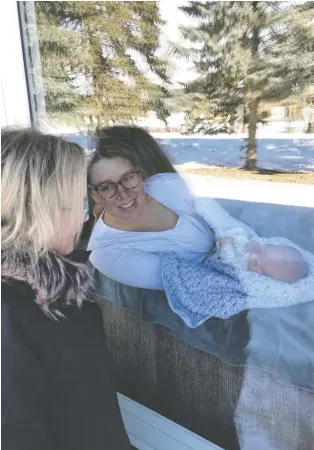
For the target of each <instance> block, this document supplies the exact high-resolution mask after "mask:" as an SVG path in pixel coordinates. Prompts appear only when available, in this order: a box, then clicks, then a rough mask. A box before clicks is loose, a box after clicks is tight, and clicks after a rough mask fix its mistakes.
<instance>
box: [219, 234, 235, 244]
mask: <svg viewBox="0 0 314 450" xmlns="http://www.w3.org/2000/svg"><path fill="white" fill-rule="evenodd" d="M233 243H234V239H233V238H232V237H228V236H225V237H222V238H219V239H218V244H219V245H221V246H223V245H226V244H233Z"/></svg>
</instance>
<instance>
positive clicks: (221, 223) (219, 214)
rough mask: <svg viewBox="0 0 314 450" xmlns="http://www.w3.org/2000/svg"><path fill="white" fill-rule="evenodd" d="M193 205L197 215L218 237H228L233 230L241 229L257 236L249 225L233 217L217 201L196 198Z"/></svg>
mask: <svg viewBox="0 0 314 450" xmlns="http://www.w3.org/2000/svg"><path fill="white" fill-rule="evenodd" d="M193 203H194V208H195V211H196V213H197V214H198V215H199V216H201V217H202V218H203V219H204V220H205V222H206V223H208V225H209V226H210V227H211V228H212V229H213V230H214V232H215V234H216V236H217V237H224V236H227V235H228V230H230V229H231V228H241V229H243V230H244V231H245V232H247V233H248V234H250V235H252V236H256V233H255V232H254V231H253V230H252V229H251V228H250V227H249V226H248V225H246V224H245V223H243V222H240V221H239V220H237V219H235V218H234V217H232V216H231V215H230V214H229V213H228V212H227V211H226V210H225V209H224V208H223V207H222V206H220V205H219V203H218V202H217V201H216V200H214V199H212V198H206V197H195V198H194V202H193Z"/></svg>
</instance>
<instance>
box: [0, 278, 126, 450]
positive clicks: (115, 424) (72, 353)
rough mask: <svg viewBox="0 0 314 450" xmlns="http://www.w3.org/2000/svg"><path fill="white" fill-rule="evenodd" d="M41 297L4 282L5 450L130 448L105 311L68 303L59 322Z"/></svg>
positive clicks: (58, 304) (61, 307) (58, 305)
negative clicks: (43, 306)
mask: <svg viewBox="0 0 314 450" xmlns="http://www.w3.org/2000/svg"><path fill="white" fill-rule="evenodd" d="M35 297H36V296H35V293H34V290H33V289H32V288H31V287H30V286H29V284H27V283H26V282H24V281H17V280H13V279H10V278H6V279H5V280H4V282H2V445H3V447H2V448H3V449H4V450H125V449H128V450H129V449H130V446H129V441H128V437H127V434H126V432H125V429H124V426H123V422H122V419H121V414H120V410H119V407H118V402H117V396H116V392H115V387H114V383H113V379H112V374H111V360H110V356H109V352H108V348H107V344H106V341H105V336H104V332H103V326H102V317H101V313H100V310H99V308H98V306H97V305H96V304H94V303H91V302H84V303H83V306H82V308H81V309H79V308H78V306H77V305H74V304H72V305H68V306H66V305H65V304H64V302H63V301H62V299H60V300H59V301H57V302H56V303H55V304H54V307H55V308H57V309H58V310H59V312H61V313H62V314H64V315H65V318H60V319H59V320H54V319H51V318H49V317H48V316H47V315H45V313H44V312H43V311H42V309H41V308H40V307H39V306H38V304H36V303H35Z"/></svg>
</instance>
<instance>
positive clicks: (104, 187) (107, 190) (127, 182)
mask: <svg viewBox="0 0 314 450" xmlns="http://www.w3.org/2000/svg"><path fill="white" fill-rule="evenodd" d="M141 180H142V177H141V174H140V171H139V170H133V171H132V172H128V173H126V174H125V175H123V177H122V178H121V179H120V180H119V181H118V182H117V183H115V182H114V181H105V182H103V183H99V184H97V185H96V186H93V185H92V184H88V189H91V190H93V191H96V192H97V194H98V195H100V197H102V198H103V199H105V200H109V199H110V198H113V197H114V196H115V195H116V194H117V192H118V187H119V185H121V186H122V187H124V188H125V189H135V188H137V187H138V186H139V184H140V182H141Z"/></svg>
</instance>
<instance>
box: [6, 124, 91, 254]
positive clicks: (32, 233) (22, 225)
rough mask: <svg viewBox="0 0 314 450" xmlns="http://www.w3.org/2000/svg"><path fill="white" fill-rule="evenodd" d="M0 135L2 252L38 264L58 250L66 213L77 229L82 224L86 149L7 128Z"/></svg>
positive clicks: (51, 137)
mask: <svg viewBox="0 0 314 450" xmlns="http://www.w3.org/2000/svg"><path fill="white" fill-rule="evenodd" d="M1 136H2V143H1V156H2V161H1V172H2V181H1V228H2V237H1V240H2V250H8V249H10V252H13V253H15V252H16V253H19V254H24V255H27V257H29V258H30V259H31V260H32V261H33V262H35V261H36V259H37V258H38V257H40V256H42V255H43V254H45V253H46V252H48V251H49V250H55V249H57V248H58V244H59V242H60V241H61V236H62V227H63V226H64V223H63V217H64V211H65V210H71V213H70V216H71V220H73V221H74V223H75V225H77V229H80V228H81V226H82V223H83V220H84V217H83V215H84V213H83V203H82V202H83V199H84V195H86V158H85V154H84V150H83V149H82V148H81V147H80V146H79V145H77V144H73V143H69V142H66V141H65V140H64V139H62V138H60V137H57V136H51V135H45V134H42V133H40V132H39V131H36V130H34V129H23V130H13V129H3V130H2V131H1ZM12 256H13V255H12Z"/></svg>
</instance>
